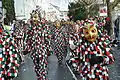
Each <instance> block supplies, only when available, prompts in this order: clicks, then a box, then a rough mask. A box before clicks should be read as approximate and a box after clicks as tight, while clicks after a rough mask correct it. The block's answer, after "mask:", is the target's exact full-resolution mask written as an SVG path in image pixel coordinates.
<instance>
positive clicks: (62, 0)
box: [14, 0, 73, 17]
mask: <svg viewBox="0 0 120 80" xmlns="http://www.w3.org/2000/svg"><path fill="white" fill-rule="evenodd" d="M14 1H15V11H16V16H18V15H20V16H23V15H24V14H28V15H27V17H29V13H30V12H31V11H32V10H34V9H35V5H39V6H42V8H43V9H44V10H46V9H48V6H49V3H51V4H53V5H56V6H58V7H60V10H68V4H69V1H73V0H14Z"/></svg>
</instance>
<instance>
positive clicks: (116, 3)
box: [110, 0, 120, 9]
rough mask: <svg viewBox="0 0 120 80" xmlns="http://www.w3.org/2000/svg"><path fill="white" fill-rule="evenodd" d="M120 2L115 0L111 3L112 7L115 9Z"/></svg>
mask: <svg viewBox="0 0 120 80" xmlns="http://www.w3.org/2000/svg"><path fill="white" fill-rule="evenodd" d="M119 3H120V0H114V2H112V3H111V4H110V7H111V9H114V8H115V7H116V6H117V5H118V4H119Z"/></svg>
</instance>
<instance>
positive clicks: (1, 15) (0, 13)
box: [0, 0, 3, 22]
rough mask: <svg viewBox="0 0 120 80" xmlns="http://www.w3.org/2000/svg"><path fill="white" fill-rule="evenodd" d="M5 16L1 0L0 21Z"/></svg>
mask: <svg viewBox="0 0 120 80" xmlns="http://www.w3.org/2000/svg"><path fill="white" fill-rule="evenodd" d="M2 18H3V8H2V0H0V22H1V20H2Z"/></svg>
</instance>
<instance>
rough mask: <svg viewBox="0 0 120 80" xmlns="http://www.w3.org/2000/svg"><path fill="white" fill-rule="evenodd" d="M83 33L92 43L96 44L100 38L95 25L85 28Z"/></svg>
mask: <svg viewBox="0 0 120 80" xmlns="http://www.w3.org/2000/svg"><path fill="white" fill-rule="evenodd" d="M83 33H84V37H85V38H86V39H87V40H88V41H90V42H94V41H95V40H96V39H97V37H98V30H97V28H96V27H95V25H87V26H86V27H83Z"/></svg>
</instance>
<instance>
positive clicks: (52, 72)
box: [15, 48, 120, 80]
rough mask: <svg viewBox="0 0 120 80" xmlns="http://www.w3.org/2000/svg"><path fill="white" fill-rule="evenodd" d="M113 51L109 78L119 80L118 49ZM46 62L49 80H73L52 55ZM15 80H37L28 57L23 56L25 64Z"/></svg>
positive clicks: (119, 54)
mask: <svg viewBox="0 0 120 80" xmlns="http://www.w3.org/2000/svg"><path fill="white" fill-rule="evenodd" d="M113 51H114V56H115V63H114V64H112V65H109V76H110V80H120V69H119V68H120V49H118V48H113ZM48 61H49V65H48V66H49V67H48V68H49V69H48V79H49V80H74V79H73V77H72V74H71V73H70V71H69V69H68V68H67V67H66V65H58V63H57V58H56V56H55V55H54V54H53V55H51V56H50V57H49V59H48ZM15 80H37V78H36V75H35V72H34V69H33V63H32V60H31V59H30V58H29V57H28V55H26V56H25V63H24V64H22V65H21V67H20V71H19V74H18V77H17V78H16V79H15ZM78 80H79V79H78Z"/></svg>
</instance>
